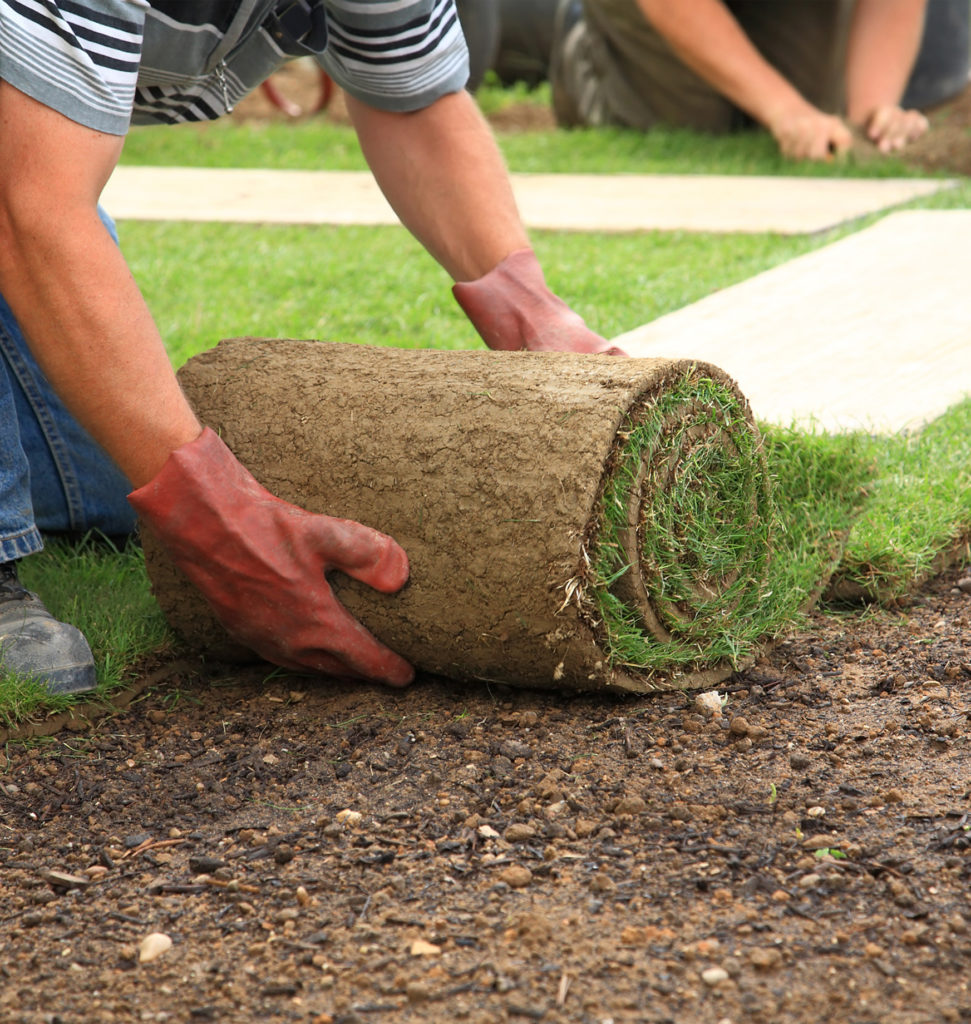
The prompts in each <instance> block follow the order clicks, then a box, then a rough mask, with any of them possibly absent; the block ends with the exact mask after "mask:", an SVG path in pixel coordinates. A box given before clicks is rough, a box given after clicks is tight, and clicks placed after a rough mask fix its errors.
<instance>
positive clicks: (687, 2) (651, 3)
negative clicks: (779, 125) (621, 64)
mask: <svg viewBox="0 0 971 1024" xmlns="http://www.w3.org/2000/svg"><path fill="white" fill-rule="evenodd" d="M637 3H638V6H639V7H640V9H641V12H642V13H643V14H644V16H645V18H647V20H648V21H649V22H650V23H651V25H652V26H653V27H654V29H655V30H656V31H657V32H658V33H659V34H660V35H661V36H663V38H664V39H665V41H666V42H667V44H668V45H669V46H670V47H671V49H672V50H673V51H674V52H675V53H676V54H677V55H678V57H680V58H681V60H682V61H684V63H685V64H686V65H687V66H688V67H689V68H690V69H691V70H692V71H694V72H695V74H697V75H699V76H700V77H701V78H702V79H704V80H705V81H706V82H707V83H708V84H709V85H710V86H711V87H712V88H713V89H715V90H716V91H717V92H719V93H721V94H722V95H723V96H724V97H726V99H728V100H730V101H731V102H732V103H734V104H735V106H737V107H738V108H739V109H741V110H744V111H745V112H746V113H747V114H749V115H750V116H751V117H753V118H754V119H755V120H756V121H758V122H759V123H760V124H762V125H765V126H769V125H771V124H772V123H773V121H774V120H775V119H776V118H777V117H778V116H779V112H780V111H782V110H784V109H788V108H792V107H795V106H797V105H800V104H803V105H805V100H803V98H802V97H801V96H800V95H799V93H798V91H797V90H796V89H795V88H794V87H793V86H792V85H791V84H790V83H789V82H788V81H787V80H786V79H785V78H784V77H783V76H782V75H781V74H779V72H778V71H776V69H775V68H774V67H772V65H771V64H769V63H768V61H766V60H765V58H764V57H763V56H762V55H761V54H760V53H759V51H758V49H757V48H756V47H755V45H754V44H753V43H752V42H751V40H750V39H749V38H748V36H747V35H746V34H745V31H744V30H743V29H742V27H741V25H740V24H739V23H738V21H736V19H735V17H734V15H733V14H732V12H731V11H730V10H729V9H728V8H727V7H726V6H725V4H724V3H723V2H722V0H677V3H672V2H671V0H637ZM780 16H784V14H783V15H780Z"/></svg>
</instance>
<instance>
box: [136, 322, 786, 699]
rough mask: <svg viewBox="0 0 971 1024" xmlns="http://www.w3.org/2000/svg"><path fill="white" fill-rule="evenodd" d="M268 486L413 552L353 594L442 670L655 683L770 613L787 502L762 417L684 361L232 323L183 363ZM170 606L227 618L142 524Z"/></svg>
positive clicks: (521, 679)
mask: <svg viewBox="0 0 971 1024" xmlns="http://www.w3.org/2000/svg"><path fill="white" fill-rule="evenodd" d="M179 376H180V380H181V382H182V385H183V388H184V389H185V391H186V394H187V396H188V398H189V400H190V402H191V403H192V405H193V406H194V408H195V409H196V411H197V412H198V414H199V416H200V418H201V419H202V420H203V422H205V423H207V424H208V425H209V426H211V427H213V429H215V430H217V431H218V432H219V433H220V435H221V436H222V437H223V439H224V440H225V441H226V443H227V444H228V445H229V447H230V448H231V449H232V450H233V451H234V452H235V454H236V456H237V457H238V458H239V459H240V460H241V461H242V462H243V464H244V465H246V466H247V467H248V468H249V470H250V471H251V472H252V473H253V474H254V475H255V476H256V478H257V479H258V480H259V481H260V482H261V483H262V484H263V485H264V486H265V487H267V488H268V489H269V490H270V491H272V492H273V493H275V494H277V495H279V496H280V497H281V498H284V499H286V500H288V501H291V502H293V503H294V504H298V505H301V506H303V507H305V508H307V509H310V510H311V511H315V512H323V513H326V514H329V515H334V516H341V517H345V518H349V519H354V520H357V521H359V522H363V523H366V524H368V525H370V526H373V527H376V528H377V529H380V530H383V531H385V532H386V533H389V534H390V535H391V536H393V537H395V539H396V540H398V541H399V542H400V543H401V544H402V545H403V547H404V548H405V550H406V551H407V552H408V555H409V558H410V561H411V579H410V581H409V583H408V585H407V587H406V588H405V589H404V590H403V591H402V592H401V593H400V594H398V595H394V596H391V597H388V596H385V595H381V594H377V593H375V592H374V591H372V590H370V589H368V588H367V587H364V586H363V585H361V584H358V583H356V582H354V581H352V580H349V579H347V578H345V577H343V576H341V575H340V574H334V575H333V577H332V583H333V585H334V587H335V590H337V592H338V594H339V596H340V599H341V600H342V601H343V602H344V604H345V605H346V606H347V607H348V609H349V610H350V611H351V612H352V613H353V614H354V615H356V616H357V617H358V618H359V619H360V620H361V621H362V622H363V623H364V624H365V625H366V626H367V627H368V628H369V629H370V630H371V631H372V632H373V633H374V634H375V635H376V636H377V637H379V638H380V639H381V640H382V641H384V642H385V643H386V644H388V645H389V646H390V647H392V648H393V649H395V650H396V651H398V652H400V653H401V654H402V655H403V656H404V657H406V658H408V659H409V660H410V661H411V662H412V663H413V664H415V665H416V667H417V668H418V669H419V670H421V671H424V672H429V673H434V674H439V675H445V676H449V677H452V678H455V679H465V680H485V681H495V682H501V683H506V684H512V685H525V686H536V687H558V688H572V689H580V690H590V689H615V690H623V691H631V692H637V693H644V692H649V691H652V690H659V689H687V688H694V687H701V686H710V685H714V684H715V683H717V682H718V681H720V680H721V679H724V678H725V677H726V676H728V675H729V674H730V673H731V672H732V671H733V670H734V669H735V668H737V667H738V663H739V661H740V659H741V658H742V657H744V655H745V653H746V652H747V650H749V649H750V648H749V646H748V642H749V641H750V639H751V638H752V636H753V635H758V632H759V622H758V620H759V616H760V615H762V614H764V603H765V596H766V590H767V584H766V580H767V572H768V563H769V550H770V526H771V523H772V522H773V511H772V505H771V497H770V488H769V484H768V474H767V472H766V467H765V457H764V453H763V443H762V438H761V436H760V434H759V431H758V429H757V428H756V426H755V424H754V422H753V420H752V416H751V412H750V410H749V408H748V403H747V402H746V400H745V398H744V396H743V395H741V394H740V393H739V391H738V389H737V387H736V386H735V384H734V383H733V381H732V380H731V379H730V378H728V377H727V376H726V375H725V374H724V373H723V372H722V371H721V370H719V369H717V368H716V367H714V366H711V365H707V364H703V363H693V362H688V361H684V360H664V359H613V358H609V357H591V356H573V355H565V354H562V355H561V354H556V355H548V354H544V355H533V354H529V353H493V352H485V351H476V352H440V351H425V350H399V349H389V348H372V347H367V346H359V345H340V344H329V343H323V342H308V341H281V340H267V339H234V340H230V341H224V342H222V343H221V344H220V345H219V346H217V347H216V348H215V349H212V350H210V351H208V352H205V353H202V354H201V355H198V356H196V357H194V358H193V359H191V360H189V362H188V363H186V365H185V366H184V367H183V368H182V369H181V370H180V372H179ZM146 564H147V567H148V571H149V575H150V577H151V580H152V584H153V589H154V591H155V594H156V597H157V598H158V600H159V603H160V604H161V606H162V609H163V611H164V612H165V613H166V616H167V617H168V619H169V621H170V623H171V624H172V626H173V627H174V628H175V629H176V631H177V632H178V633H180V634H181V635H182V636H183V637H184V638H185V640H186V641H187V642H188V643H189V644H190V645H192V646H193V647H196V648H201V649H209V650H215V651H217V652H224V651H225V647H226V644H225V641H226V638H225V635H224V634H223V633H222V631H221V629H220V627H219V626H218V624H216V623H215V621H214V619H213V618H212V617H211V616H210V615H209V613H208V611H207V610H206V607H205V605H204V604H203V602H202V600H201V598H199V597H198V596H197V595H196V594H195V592H194V591H193V590H192V588H191V586H190V584H189V583H188V582H187V581H186V580H185V578H184V577H182V576H181V574H180V573H179V572H178V570H177V569H175V567H174V566H173V565H172V563H171V562H170V560H169V559H168V557H167V556H166V555H165V553H164V552H163V551H162V550H160V549H159V548H158V547H157V545H155V544H154V543H152V542H151V538H150V537H146Z"/></svg>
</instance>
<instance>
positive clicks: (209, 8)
mask: <svg viewBox="0 0 971 1024" xmlns="http://www.w3.org/2000/svg"><path fill="white" fill-rule="evenodd" d="M312 2H313V3H314V4H315V5H316V6H317V13H318V14H320V15H322V16H323V19H324V27H325V29H326V33H320V34H319V36H315V37H314V41H315V49H314V52H313V56H314V59H316V60H317V62H318V63H319V64H320V66H321V67H322V68H323V69H324V70H325V71H326V72H327V73H328V74H329V75H330V76H331V78H333V79H334V81H335V82H336V83H337V84H338V85H339V86H340V87H341V88H342V89H344V90H346V91H347V92H348V93H350V94H351V95H352V96H354V97H356V98H357V99H359V100H361V101H362V102H364V103H367V104H369V105H371V106H374V107H378V108H380V109H383V110H392V111H406V110H417V109H420V108H422V107H425V106H428V104H430V103H432V102H433V101H434V100H436V99H438V98H439V97H440V96H443V95H445V94H446V93H449V92H457V91H458V90H459V89H461V88H462V87H463V86H464V85H465V82H466V80H467V78H468V51H467V49H466V45H465V39H464V37H463V35H462V30H461V27H460V25H459V21H458V16H457V14H456V11H455V5H454V0H312ZM279 6H281V5H280V0H0V79H3V80H5V81H7V82H9V83H10V84H11V85H13V86H15V87H16V88H17V89H19V90H21V91H22V92H25V93H27V94H28V95H29V96H32V97H33V98H34V99H36V100H39V101H40V102H41V103H44V104H45V105H47V106H49V107H53V108H54V109H55V110H57V111H59V112H60V113H62V114H64V115H65V116H66V117H69V118H71V120H73V121H77V122H78V123H80V124H84V125H87V126H88V127H90V128H94V129H96V130H98V131H103V132H108V133H110V134H114V135H123V134H124V133H125V132H126V131H127V130H128V126H129V124H130V123H134V124H160V123H161V124H174V123H178V122H182V121H205V120H212V119H214V118H216V117H219V116H220V115H221V114H224V113H225V112H226V111H227V110H231V109H232V108H233V106H234V105H235V104H236V103H238V102H239V100H240V99H242V97H243V96H245V95H246V94H247V93H248V92H250V91H251V90H252V89H254V88H256V86H258V85H259V84H260V82H262V81H264V79H266V78H267V77H269V75H271V74H272V73H273V72H274V71H276V70H277V69H278V68H279V67H280V66H281V65H282V64H284V63H286V62H287V61H288V60H290V59H291V58H292V56H293V53H294V51H293V49H292V48H291V47H289V46H286V45H285V44H284V45H283V46H281V44H280V43H278V41H277V39H276V38H275V37H274V35H273V34H272V32H271V31H270V29H271V27H272V26H271V25H270V23H269V21H268V19H269V18H271V17H272V16H273V15H274V13H275V11H276V9H277V8H278V7H279ZM292 14H293V12H291V15H292ZM287 24H288V25H291V22H289V21H288V22H287ZM308 27H309V22H308ZM318 39H319V40H320V41H319V42H318V41H317V40H318Z"/></svg>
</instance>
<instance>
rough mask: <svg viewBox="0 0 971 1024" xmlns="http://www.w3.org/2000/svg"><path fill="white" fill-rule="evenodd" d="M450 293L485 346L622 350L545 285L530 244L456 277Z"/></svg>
mask: <svg viewBox="0 0 971 1024" xmlns="http://www.w3.org/2000/svg"><path fill="white" fill-rule="evenodd" d="M452 294H453V295H454V296H455V298H456V300H457V301H458V304H459V305H460V306H461V307H462V309H463V310H464V311H465V315H466V316H467V317H468V318H469V319H470V320H471V321H472V324H473V326H474V327H475V329H476V330H477V331H478V332H479V334H480V335H481V336H482V340H483V341H484V342H485V343H486V345H488V346H489V348H492V349H500V350H502V351H506V352H508V351H513V350H515V349H527V350H529V351H530V352H589V353H605V354H607V355H610V356H626V355H627V353H626V352H625V351H624V350H623V349H621V348H618V347H617V346H616V345H611V343H610V342H609V341H607V340H606V339H604V338H601V337H600V335H599V334H595V333H594V332H593V331H591V330H590V328H589V327H587V325H586V324H585V323H584V322H583V318H582V317H581V316H580V315H579V314H577V313H574V312H573V310H572V309H570V307H569V306H568V305H567V304H566V303H565V302H564V301H563V300H562V299H560V298H558V297H557V296H556V295H554V294H553V292H551V291H550V290H549V288H548V287H547V286H546V280H545V278H544V277H543V270H542V268H541V267H540V265H539V260H537V259H536V254H535V253H534V252H533V250H532V249H517V250H516V252H514V253H511V254H510V255H509V256H507V257H506V258H505V259H504V260H503V261H502V262H501V263H500V264H499V265H498V266H497V267H494V268H493V269H492V270H490V271H489V273H488V274H486V275H485V276H484V277H480V278H479V279H478V280H477V281H460V282H459V283H458V284H456V285H454V286H453V287H452Z"/></svg>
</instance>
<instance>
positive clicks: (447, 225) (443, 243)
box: [347, 91, 529, 281]
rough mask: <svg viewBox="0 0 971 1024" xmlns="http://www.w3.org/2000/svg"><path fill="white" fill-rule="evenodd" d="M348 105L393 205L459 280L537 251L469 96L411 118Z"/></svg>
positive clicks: (454, 97)
mask: <svg viewBox="0 0 971 1024" xmlns="http://www.w3.org/2000/svg"><path fill="white" fill-rule="evenodd" d="M347 104H348V110H349V112H350V114H351V118H352V119H353V122H354V127H355V129H356V130H357V133H358V137H359V139H360V141H361V148H362V149H363V151H364V155H365V157H366V158H367V161H368V164H369V166H370V167H371V170H372V172H373V173H374V176H375V179H376V180H377V182H378V184H379V185H380V187H381V189H382V191H383V192H384V194H385V195H386V196H387V199H388V202H389V203H390V204H391V205H392V207H393V208H394V210H395V212H396V213H397V214H398V216H399V217H400V218H401V221H402V223H403V224H404V225H405V226H406V227H407V228H408V229H409V230H410V231H411V232H412V234H414V235H415V237H416V238H417V239H418V240H419V241H420V242H421V243H422V244H423V245H424V246H425V248H426V249H428V251H429V252H430V253H431V254H432V256H434V257H435V258H436V259H437V260H438V262H439V263H441V264H442V266H443V267H444V268H445V269H446V270H447V271H448V272H449V274H451V275H452V277H453V279H455V280H456V281H470V280H473V279H475V278H478V277H481V276H482V275H483V274H485V273H486V272H487V271H489V270H491V269H492V268H493V267H495V266H496V265H497V264H498V263H500V262H501V261H502V260H503V259H505V257H507V256H508V255H510V253H512V252H514V251H516V250H517V249H522V248H524V247H526V246H528V245H529V241H528V239H527V236H526V231H525V229H524V228H523V225H522V221H521V220H520V216H519V211H518V209H517V208H516V200H515V197H514V196H513V192H512V186H511V185H510V183H509V176H508V174H507V173H506V167H505V164H504V163H503V160H502V156H501V154H500V153H499V149H498V147H497V146H496V143H495V140H494V138H493V136H492V133H491V131H490V129H489V127H488V125H487V124H486V122H485V119H484V118H483V117H482V115H481V113H480V112H479V109H478V107H477V106H476V104H475V101H474V100H473V99H472V97H471V96H470V95H469V94H468V93H467V92H464V91H462V92H457V93H451V94H448V95H446V96H443V97H442V98H441V99H439V100H438V101H436V102H435V103H433V104H431V106H429V107H425V108H424V109H422V110H417V111H414V112H413V113H405V114H401V113H390V112H387V111H381V110H376V109H375V108H373V107H370V106H366V105H365V104H363V103H360V102H358V101H356V100H354V99H353V98H351V97H348V100H347Z"/></svg>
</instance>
